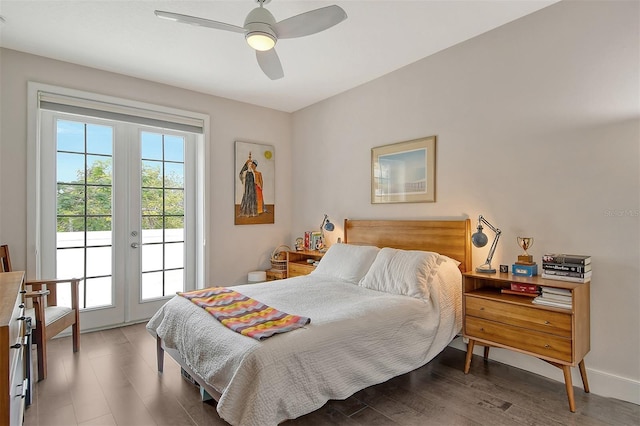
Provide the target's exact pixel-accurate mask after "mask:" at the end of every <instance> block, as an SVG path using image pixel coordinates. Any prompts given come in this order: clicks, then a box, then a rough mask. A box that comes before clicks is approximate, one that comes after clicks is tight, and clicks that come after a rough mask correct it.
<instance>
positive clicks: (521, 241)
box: [516, 237, 536, 265]
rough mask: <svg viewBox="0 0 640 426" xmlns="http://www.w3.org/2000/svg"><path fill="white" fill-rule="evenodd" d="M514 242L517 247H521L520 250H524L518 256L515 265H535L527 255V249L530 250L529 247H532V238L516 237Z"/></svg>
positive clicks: (531, 257)
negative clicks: (516, 242) (516, 243)
mask: <svg viewBox="0 0 640 426" xmlns="http://www.w3.org/2000/svg"><path fill="white" fill-rule="evenodd" d="M516 240H517V241H518V245H519V246H520V247H522V250H524V253H523V254H520V255H518V261H517V262H516V264H517V265H535V264H536V262H534V261H533V256H531V255H530V254H529V253H527V249H529V248H531V246H532V245H533V238H532V237H516Z"/></svg>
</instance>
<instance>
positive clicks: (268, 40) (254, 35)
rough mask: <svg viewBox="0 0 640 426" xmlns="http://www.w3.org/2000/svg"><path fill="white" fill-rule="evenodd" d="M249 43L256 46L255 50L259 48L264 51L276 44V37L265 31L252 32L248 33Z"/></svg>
mask: <svg viewBox="0 0 640 426" xmlns="http://www.w3.org/2000/svg"><path fill="white" fill-rule="evenodd" d="M246 38H247V43H249V46H251V47H252V48H254V49H255V50H259V51H261V52H264V51H266V50H269V49H273V46H275V45H276V38H275V37H273V36H272V35H271V34H268V33H264V32H259V31H255V32H251V33H248V34H247V37H246Z"/></svg>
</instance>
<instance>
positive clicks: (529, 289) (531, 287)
mask: <svg viewBox="0 0 640 426" xmlns="http://www.w3.org/2000/svg"><path fill="white" fill-rule="evenodd" d="M511 291H519V292H521V293H530V294H538V293H540V290H539V289H538V286H537V285H535V284H522V283H511Z"/></svg>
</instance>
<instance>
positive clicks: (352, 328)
mask: <svg viewBox="0 0 640 426" xmlns="http://www.w3.org/2000/svg"><path fill="white" fill-rule="evenodd" d="M438 275H439V278H440V279H438V280H434V282H436V284H434V285H433V287H434V288H431V289H430V296H429V298H428V299H427V300H424V299H419V298H414V297H408V296H401V295H394V294H389V293H385V292H380V291H376V290H371V289H368V288H364V287H361V286H358V285H357V284H354V283H350V282H345V281H337V280H336V279H335V278H331V277H329V276H326V275H323V274H311V275H308V276H302V277H296V278H291V279H287V280H279V281H270V282H267V283H261V284H251V285H243V286H235V287H232V288H233V289H235V290H237V291H238V292H240V293H242V294H245V295H247V296H249V297H252V298H254V299H256V300H259V301H261V302H263V303H265V304H267V305H269V306H272V307H274V308H276V309H279V310H281V311H285V312H287V313H290V314H295V315H302V316H306V317H309V318H311V323H310V324H309V325H307V326H306V327H304V328H302V329H298V330H295V331H292V332H288V333H284V334H279V335H276V336H273V337H270V338H268V339H266V340H264V341H262V342H259V341H256V340H254V339H252V338H249V337H245V336H242V335H240V334H238V333H235V332H233V331H231V330H229V329H227V328H226V327H224V326H223V325H221V324H220V323H219V322H218V321H216V320H215V319H214V318H213V317H212V316H211V315H209V314H208V313H207V312H205V311H204V309H202V308H199V307H197V306H196V305H194V304H193V303H191V302H189V301H188V300H186V299H184V298H182V297H179V296H176V297H174V298H173V299H171V300H170V301H169V302H167V303H166V304H165V305H164V306H163V307H162V308H161V309H160V310H159V311H158V312H157V313H156V315H155V316H154V317H153V318H152V319H151V320H150V321H149V323H148V325H147V329H148V330H149V331H150V332H151V333H152V334H154V335H156V334H157V335H159V336H160V337H161V338H162V339H163V342H164V344H165V346H166V347H169V348H174V349H177V350H178V351H179V352H180V353H181V354H182V356H183V358H184V361H185V362H186V363H187V364H188V365H189V367H190V368H191V369H192V370H194V372H196V373H197V374H198V375H199V376H200V377H201V378H203V379H204V380H205V381H206V382H207V383H208V384H209V385H211V386H212V387H213V388H215V389H216V390H218V391H219V392H220V394H221V395H222V396H221V398H220V400H219V401H218V405H217V410H218V413H219V414H220V416H221V417H222V418H223V419H225V420H226V421H228V422H229V423H231V424H233V425H247V426H250V425H261V426H264V425H276V424H278V423H279V422H282V421H284V420H286V419H292V418H296V417H299V416H302V415H304V414H307V413H310V412H312V411H314V410H316V409H318V408H320V407H321V406H322V405H324V404H325V402H326V401H328V400H329V399H344V398H347V397H349V396H350V395H352V394H353V393H355V392H357V391H358V390H361V389H364V388H366V387H369V386H372V385H374V384H377V383H381V382H384V381H386V380H388V379H390V378H392V377H395V376H397V375H400V374H404V373H406V372H409V371H411V370H414V369H416V368H418V367H420V366H422V365H424V364H425V363H427V362H428V361H430V360H431V359H432V358H433V357H434V356H436V355H437V354H438V353H439V352H440V351H442V349H443V348H444V347H445V346H446V345H447V344H448V343H449V342H450V341H451V339H453V337H454V336H455V335H456V334H457V333H458V331H459V330H460V328H461V315H460V312H461V308H460V305H461V295H460V293H461V284H460V272H459V270H458V269H457V267H456V265H455V263H454V262H453V261H451V260H448V261H446V262H444V263H443V265H441V266H440V269H439V272H438Z"/></svg>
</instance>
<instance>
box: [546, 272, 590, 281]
mask: <svg viewBox="0 0 640 426" xmlns="http://www.w3.org/2000/svg"><path fill="white" fill-rule="evenodd" d="M541 276H542V278H545V279H548V280H557V281H567V282H572V283H586V282H589V281H591V275H589V277H588V278H579V277H565V276H562V275H550V274H547V273H545V272H543V273H542V275H541Z"/></svg>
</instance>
